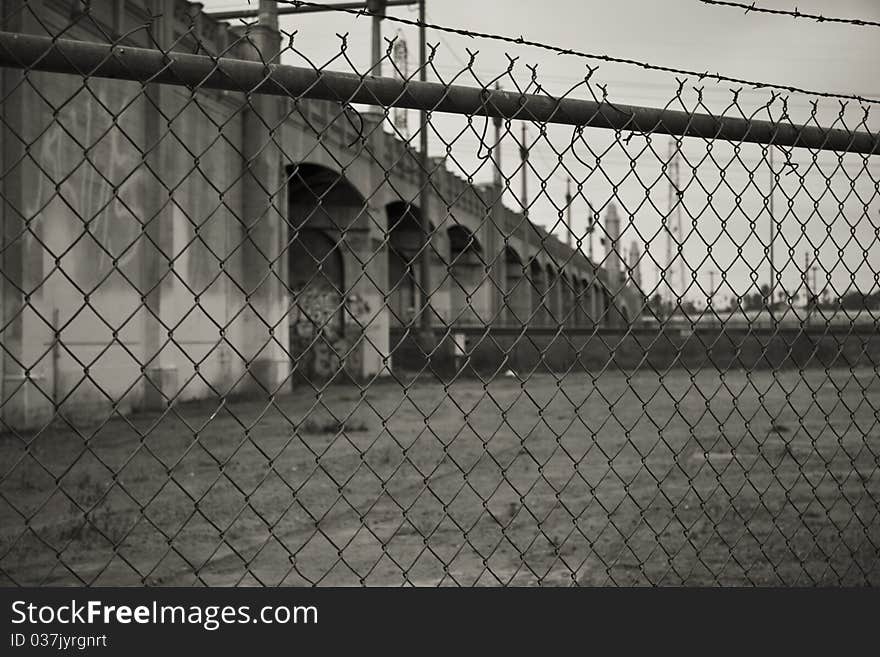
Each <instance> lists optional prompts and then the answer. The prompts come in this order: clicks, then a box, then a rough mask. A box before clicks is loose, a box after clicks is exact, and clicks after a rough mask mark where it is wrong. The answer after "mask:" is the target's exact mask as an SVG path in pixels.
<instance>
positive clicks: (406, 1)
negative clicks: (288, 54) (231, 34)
mask: <svg viewBox="0 0 880 657" xmlns="http://www.w3.org/2000/svg"><path fill="white" fill-rule="evenodd" d="M418 2H419V0H387V2H385V6H386V7H406V6H408V5H414V4H418ZM366 8H367V3H366V2H363V1H361V2H337V3H335V4H328V5H324V6H321V7H315V6H310V5H308V6H307V5H303V6H291V7H279V8H278V15H279V16H286V15H288V14H314V13H317V12H322V11H347V10H350V9H366ZM258 13H259V9H232V10H230V11H215V12H205V14H206V15H208V16H210V17H211V18H213V19H215V20H218V21H228V20H234V19H237V18H254V17H256V16H257V14H258Z"/></svg>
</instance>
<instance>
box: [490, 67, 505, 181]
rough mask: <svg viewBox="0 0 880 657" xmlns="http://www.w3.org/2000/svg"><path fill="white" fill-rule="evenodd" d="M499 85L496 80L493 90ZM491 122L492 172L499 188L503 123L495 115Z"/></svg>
mask: <svg viewBox="0 0 880 657" xmlns="http://www.w3.org/2000/svg"><path fill="white" fill-rule="evenodd" d="M500 89H501V86H500V85H499V84H498V83H497V82H496V83H495V91H499V90H500ZM492 123H493V125H494V126H495V146H494V148H493V151H494V152H493V153H492V154H493V155H494V156H495V171H494V172H493V174H494V175H493V180H494V182H495V186H496V187H497V188H499V189H500V188H501V185H502V176H501V125H502V123H503V121H502V119H501V117H500V116H496V117H495V118H494V119H492Z"/></svg>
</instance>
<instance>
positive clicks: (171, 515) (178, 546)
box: [0, 369, 880, 585]
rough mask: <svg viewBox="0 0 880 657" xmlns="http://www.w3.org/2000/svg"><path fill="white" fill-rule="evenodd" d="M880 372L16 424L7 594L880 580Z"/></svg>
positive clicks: (713, 378) (537, 379) (5, 451)
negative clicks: (81, 588) (81, 423)
mask: <svg viewBox="0 0 880 657" xmlns="http://www.w3.org/2000/svg"><path fill="white" fill-rule="evenodd" d="M878 407H880V382H878V378H877V375H876V372H875V371H874V370H871V369H863V370H856V371H855V372H850V371H849V370H833V371H831V372H830V374H826V373H825V372H824V371H821V370H815V371H807V372H805V373H803V374H800V373H798V372H796V371H789V372H781V373H776V374H773V373H772V372H751V373H746V372H729V373H726V374H724V376H723V377H722V376H720V375H719V373H717V372H714V371H711V372H709V371H706V372H700V373H697V374H695V375H693V376H691V375H689V374H688V373H687V372H686V371H673V372H670V373H669V374H668V375H666V376H663V377H661V376H660V375H658V374H656V373H647V372H638V373H634V374H632V375H626V374H624V373H605V374H602V375H601V376H599V377H598V378H595V379H594V378H593V377H592V376H591V375H589V374H583V373H579V374H568V375H566V376H565V377H564V378H562V379H561V380H557V379H556V378H555V377H553V376H551V375H535V376H532V377H530V378H529V379H528V382H527V383H525V384H524V383H521V382H520V381H519V380H517V379H516V378H504V379H499V380H497V381H494V382H492V383H490V384H486V385H484V384H483V383H481V382H480V381H476V380H467V381H460V382H456V383H453V384H449V385H443V384H441V383H438V382H437V381H433V380H428V379H426V378H421V379H419V380H417V381H415V382H412V381H410V382H408V383H407V384H406V385H404V384H402V383H400V382H395V381H385V382H382V383H380V384H376V385H373V386H371V387H370V388H369V390H367V391H365V392H363V393H361V391H360V390H359V389H358V388H357V387H354V386H332V387H329V388H327V390H326V392H324V393H323V394H321V395H317V394H315V393H314V392H313V391H311V390H309V389H308V388H306V387H300V388H299V389H298V390H297V391H296V394H293V395H286V396H284V397H280V398H277V399H276V400H275V401H274V403H269V402H267V401H266V400H262V401H255V400H250V401H247V400H241V401H227V402H226V403H225V404H222V405H221V404H219V403H218V402H217V401H216V400H215V401H203V402H199V403H193V404H180V405H177V406H175V407H174V408H173V409H172V410H170V411H168V412H167V413H165V414H161V415H160V414H140V415H136V416H132V417H129V418H115V419H113V420H111V421H109V422H105V423H103V424H100V425H93V426H90V427H80V428H78V429H73V428H70V427H65V426H63V425H61V424H59V423H56V425H54V426H52V427H51V428H50V429H47V430H45V431H43V432H41V433H39V434H36V435H33V436H26V437H23V438H24V440H22V438H21V437H17V436H12V435H5V436H2V437H0V462H2V480H0V584H11V583H17V584H32V585H33V584H54V585H59V584H79V583H88V584H104V585H113V584H133V585H138V584H141V583H146V584H150V585H192V584H200V583H204V584H210V585H220V584H222V585H237V584H247V585H256V584H285V585H307V584H322V585H358V584H362V583H363V584H370V585H401V584H408V583H412V584H417V585H438V584H439V585H454V584H462V585H472V584H480V585H498V584H510V583H512V584H521V585H534V584H544V585H570V584H573V583H580V584H589V585H594V584H673V585H674V584H682V583H686V584H760V585H767V584H803V585H809V584H816V583H821V584H838V583H846V584H864V583H872V584H878V583H880V567H878V562H880V550H878V546H880V517H878V516H880V507H878V499H880V473H878V463H880V460H878V459H880V425H878Z"/></svg>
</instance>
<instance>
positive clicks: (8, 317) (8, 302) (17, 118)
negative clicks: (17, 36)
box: [0, 0, 53, 431]
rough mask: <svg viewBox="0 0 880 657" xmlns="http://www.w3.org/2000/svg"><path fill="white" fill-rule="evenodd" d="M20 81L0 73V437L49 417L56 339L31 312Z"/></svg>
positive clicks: (9, 19)
mask: <svg viewBox="0 0 880 657" xmlns="http://www.w3.org/2000/svg"><path fill="white" fill-rule="evenodd" d="M33 4H36V3H32V4H31V8H32V9H33V10H34V11H39V9H37V8H34V7H33ZM0 16H2V17H3V19H4V21H5V23H4V24H5V25H6V27H5V28H4V29H7V30H10V31H15V32H19V31H21V32H37V31H39V29H40V28H39V26H38V25H36V24H33V23H34V20H33V18H32V17H31V14H30V13H29V12H28V11H26V10H24V9H23V3H21V2H19V1H18V0H13V1H12V2H9V3H6V2H4V3H0ZM22 76H23V74H22V72H21V71H18V70H14V69H11V68H3V69H0V98H2V99H3V102H2V103H0V112H2V122H0V171H2V172H3V177H2V179H0V193H2V194H0V221H2V224H0V225H2V227H3V251H2V253H0V268H2V271H3V276H2V280H0V314H2V318H0V325H2V327H3V329H2V331H0V342H2V344H3V350H2V356H0V362H2V368H0V369H2V380H3V386H2V393H3V394H2V402H0V403H2V406H0V416H2V424H0V431H3V430H5V429H7V428H10V427H11V428H13V429H23V428H25V427H29V426H34V425H37V424H41V423H43V422H45V421H47V420H48V419H49V418H50V417H51V414H52V412H53V404H52V400H51V394H52V384H53V383H52V380H51V376H52V365H51V362H49V361H50V359H48V358H45V357H41V356H42V355H44V354H45V353H46V351H47V345H48V344H51V341H52V339H53V336H52V332H51V329H50V328H49V327H48V326H47V325H46V321H45V320H43V319H41V318H40V317H38V316H37V315H36V314H35V313H34V311H33V308H34V307H38V306H39V304H40V302H41V300H42V296H43V293H42V284H41V282H42V280H43V248H42V246H41V245H40V243H39V242H38V241H37V240H36V239H35V238H34V237H33V235H31V233H30V231H32V230H36V231H37V234H38V235H39V226H38V225H37V221H36V219H37V217H35V216H28V213H27V211H26V210H25V208H26V207H27V206H28V204H29V203H30V199H29V198H28V194H27V193H26V192H30V191H31V186H30V184H29V182H28V180H29V177H30V175H31V174H34V177H36V176H35V174H36V170H35V167H32V166H31V165H30V164H29V162H28V160H27V158H25V157H24V146H25V144H24V142H23V141H22V140H25V141H30V140H32V139H35V138H36V136H37V135H36V134H32V133H33V131H34V130H36V129H37V128H38V126H34V125H33V124H32V123H31V122H29V119H28V106H29V98H30V97H32V94H29V93H27V91H25V90H26V89H27V85H21V80H22ZM13 89H16V91H13ZM31 169H33V171H31ZM45 316H46V315H45V314H44V317H45ZM49 317H51V309H49ZM4 425H5V426H4Z"/></svg>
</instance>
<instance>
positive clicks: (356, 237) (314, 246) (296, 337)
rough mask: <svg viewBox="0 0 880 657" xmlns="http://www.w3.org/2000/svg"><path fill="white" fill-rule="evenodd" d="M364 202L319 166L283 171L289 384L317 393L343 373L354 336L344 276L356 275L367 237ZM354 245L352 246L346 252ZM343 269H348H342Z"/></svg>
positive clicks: (353, 360)
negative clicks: (311, 387) (285, 183)
mask: <svg viewBox="0 0 880 657" xmlns="http://www.w3.org/2000/svg"><path fill="white" fill-rule="evenodd" d="M364 207H365V202H364V198H363V196H361V194H360V193H359V192H358V191H357V190H356V189H355V188H354V187H353V186H352V185H351V183H349V182H348V181H347V180H346V179H345V177H344V176H343V175H342V174H341V173H339V172H336V171H332V170H331V169H328V168H326V167H324V166H321V165H318V164H299V165H296V166H293V167H290V168H289V169H288V240H289V243H288V289H289V294H290V304H289V308H290V314H289V325H290V355H291V358H292V359H293V361H294V362H293V375H292V377H291V378H292V382H293V384H294V385H295V384H296V383H297V382H306V383H309V384H311V385H317V384H320V383H322V382H325V381H327V380H330V379H333V378H335V377H337V376H339V375H340V374H343V373H345V372H346V370H349V373H351V374H353V375H355V376H357V372H356V371H355V370H356V369H357V357H356V355H354V354H355V352H356V350H355V349H353V347H354V346H355V345H356V344H357V343H358V341H359V340H360V338H361V335H360V334H361V328H360V326H358V325H357V323H356V322H352V321H350V320H351V314H350V308H349V305H350V303H349V297H352V298H354V296H355V295H352V294H351V290H349V287H350V286H351V285H352V283H351V281H347V280H346V276H345V271H346V269H348V270H350V271H357V269H358V267H357V265H356V263H357V262H358V257H357V256H358V255H360V257H361V258H363V257H364V255H365V254H356V250H357V246H356V245H357V244H359V243H360V242H363V241H364V240H363V239H362V236H363V235H365V234H366V231H367V227H368V225H367V221H369V218H368V217H367V216H366V214H365V211H364ZM353 245H354V246H353ZM347 261H348V262H347Z"/></svg>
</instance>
